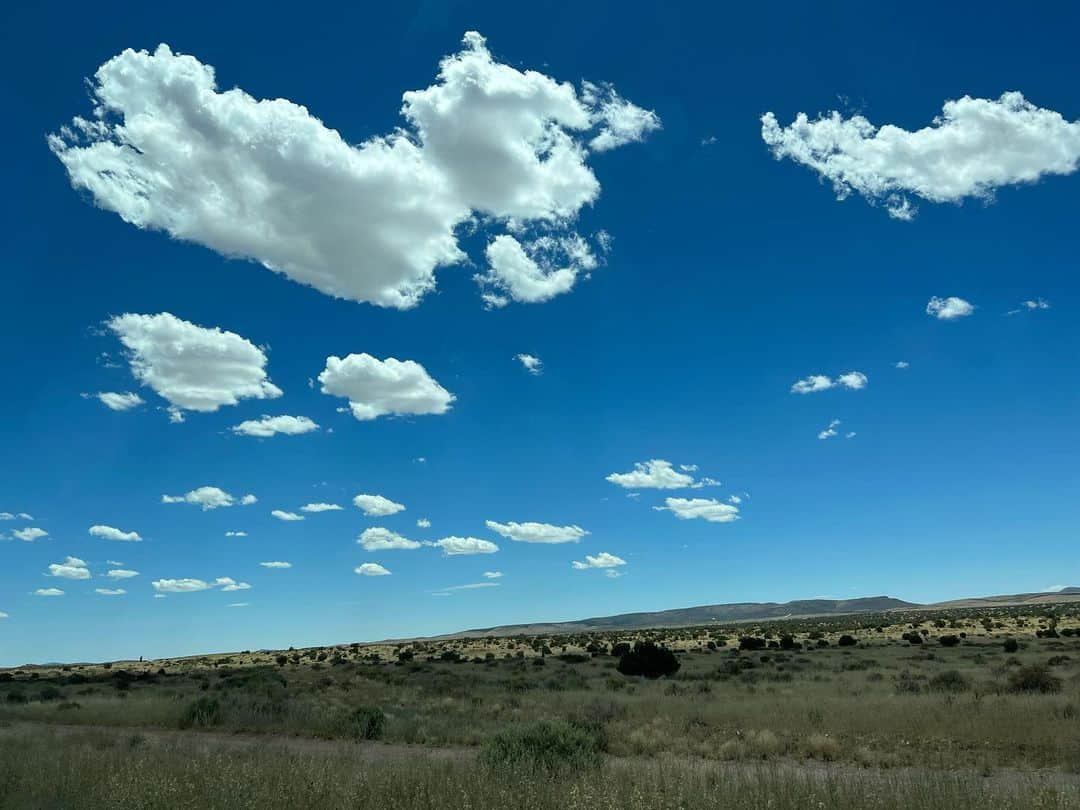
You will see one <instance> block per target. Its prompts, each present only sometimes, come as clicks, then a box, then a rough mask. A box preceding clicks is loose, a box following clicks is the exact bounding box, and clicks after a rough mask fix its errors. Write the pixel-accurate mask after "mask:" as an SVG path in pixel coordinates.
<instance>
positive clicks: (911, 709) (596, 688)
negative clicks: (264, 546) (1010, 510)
mask: <svg viewBox="0 0 1080 810" xmlns="http://www.w3.org/2000/svg"><path fill="white" fill-rule="evenodd" d="M0 725H2V728H0V807H52V806H55V807H61V806H63V807H90V806H94V807H98V806H110V807H157V806H161V807H165V806H168V807H187V806H191V807H248V806H252V807H254V806H262V807H266V806H300V805H315V804H318V805H319V806H326V807H366V806H380V807H390V808H394V807H431V808H443V807H462V806H473V807H502V806H528V807H539V808H543V807H555V806H559V807H560V808H565V807H590V808H594V807H595V808H606V807H612V808H614V807H641V808H645V807H682V808H697V807H735V808H738V807H760V806H764V805H766V804H767V805H768V806H769V807H775V808H786V807H792V808H794V807H819V806H824V807H841V808H842V807H881V808H891V807H897V808H899V807H911V808H939V807H940V808H946V807H948V808H967V807H972V808H974V807H981V808H994V807H1003V808H1004V807H1009V808H1011V807H1018V808H1019V807H1080V605H1073V604H1067V603H1066V604H1059V605H1054V606H1051V607H1047V606H1042V607H1031V606H1028V607H1023V606H1014V607H1008V608H997V609H995V608H979V609H968V610H962V609H957V610H950V611H943V612H937V613H933V612H918V611H899V612H896V611H893V612H888V613H881V614H863V615H857V616H833V617H828V618H825V619H800V620H784V621H773V622H769V623H765V624H735V625H726V626H708V627H686V628H677V629H654V630H648V631H633V632H603V633H586V634H576V635H560V636H553V635H546V636H525V635H522V636H515V637H509V638H458V639H445V640H426V641H416V642H407V643H399V644H380V645H360V644H347V645H339V646H332V647H320V648H312V649H303V650H282V651H256V652H251V651H247V652H243V653H235V654H231V655H215V656H203V657H196V658H186V659H169V660H159V661H152V662H113V663H111V664H72V665H66V666H55V667H25V668H22V669H19V670H7V671H4V672H0ZM512 797H515V798H512Z"/></svg>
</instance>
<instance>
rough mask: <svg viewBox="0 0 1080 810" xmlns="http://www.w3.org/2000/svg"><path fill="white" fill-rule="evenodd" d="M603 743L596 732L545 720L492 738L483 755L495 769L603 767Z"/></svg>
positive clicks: (550, 770) (545, 769) (500, 733)
mask: <svg viewBox="0 0 1080 810" xmlns="http://www.w3.org/2000/svg"><path fill="white" fill-rule="evenodd" d="M602 749H603V746H602V740H601V739H600V737H599V736H598V735H597V734H596V733H595V732H594V731H591V730H589V729H586V728H582V727H580V726H576V725H572V724H570V723H566V722H563V721H547V720H543V721H541V722H539V723H534V724H533V725H530V726H524V727H517V728H509V729H506V730H505V731H501V732H499V733H498V734H496V735H495V736H494V737H492V738H490V739H489V740H488V741H487V743H486V744H485V745H484V749H483V751H482V753H481V759H482V761H483V762H484V763H485V764H487V765H489V766H493V767H499V766H512V767H521V766H524V767H527V768H536V769H539V770H544V771H548V772H554V771H560V770H583V769H586V768H596V767H599V765H600V759H601V756H600V754H601V751H602Z"/></svg>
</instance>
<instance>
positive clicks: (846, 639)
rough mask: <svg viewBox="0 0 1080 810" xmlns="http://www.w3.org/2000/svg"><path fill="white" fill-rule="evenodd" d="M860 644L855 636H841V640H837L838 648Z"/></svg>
mask: <svg viewBox="0 0 1080 810" xmlns="http://www.w3.org/2000/svg"><path fill="white" fill-rule="evenodd" d="M858 643H859V640H858V639H856V638H855V637H854V636H849V635H848V634H847V633H845V634H844V635H842V636H840V638H838V639H837V640H836V646H837V647H854V646H855V645H856V644H858Z"/></svg>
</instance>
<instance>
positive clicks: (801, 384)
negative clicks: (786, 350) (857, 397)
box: [791, 371, 870, 394]
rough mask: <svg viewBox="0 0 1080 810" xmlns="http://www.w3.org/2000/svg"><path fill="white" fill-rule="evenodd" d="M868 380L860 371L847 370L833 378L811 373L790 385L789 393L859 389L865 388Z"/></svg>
mask: <svg viewBox="0 0 1080 810" xmlns="http://www.w3.org/2000/svg"><path fill="white" fill-rule="evenodd" d="M869 382H870V378H869V377H867V376H866V375H865V374H863V373H862V372H861V371H848V372H847V373H845V374H841V375H840V376H839V377H837V378H836V379H835V380H834V379H833V378H832V377H827V376H825V375H824V374H811V375H810V376H809V377H806V378H804V379H801V380H799V381H798V382H796V383H795V384H794V385H792V386H791V393H793V394H816V393H817V392H818V391H828V390H829V389H830V388H849V389H851V390H852V391H859V390H862V389H863V388H866V386H867V385H868V384H869Z"/></svg>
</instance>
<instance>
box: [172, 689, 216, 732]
mask: <svg viewBox="0 0 1080 810" xmlns="http://www.w3.org/2000/svg"><path fill="white" fill-rule="evenodd" d="M219 723H221V703H219V702H218V700H217V698H208V697H201V698H197V699H196V700H193V701H191V703H189V704H188V706H187V708H186V709H184V713H183V714H182V715H181V716H180V723H179V725H180V728H206V727H208V726H216V725H218V724H219Z"/></svg>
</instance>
